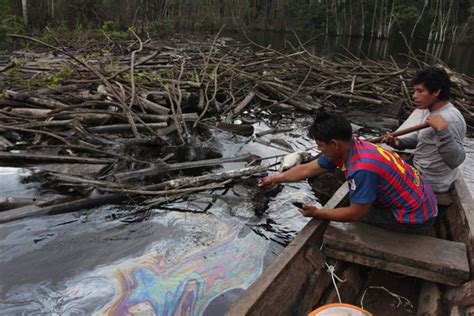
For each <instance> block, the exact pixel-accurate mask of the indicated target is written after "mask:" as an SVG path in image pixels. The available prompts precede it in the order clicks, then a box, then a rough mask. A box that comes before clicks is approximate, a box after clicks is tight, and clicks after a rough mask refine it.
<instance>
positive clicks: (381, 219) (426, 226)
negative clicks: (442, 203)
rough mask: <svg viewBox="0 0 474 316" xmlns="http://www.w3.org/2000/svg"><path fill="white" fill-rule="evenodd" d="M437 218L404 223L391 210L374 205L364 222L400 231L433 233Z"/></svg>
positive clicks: (422, 233) (418, 233) (423, 233)
mask: <svg viewBox="0 0 474 316" xmlns="http://www.w3.org/2000/svg"><path fill="white" fill-rule="evenodd" d="M435 220H436V218H431V219H429V220H428V221H427V222H425V223H423V224H402V223H399V222H398V221H397V220H396V219H395V217H394V216H393V214H392V211H391V210H389V209H387V208H384V207H380V206H375V205H373V206H371V207H370V209H369V214H367V217H366V218H365V219H364V222H365V223H367V224H370V225H374V226H377V227H380V228H384V229H388V230H392V231H396V232H399V233H406V234H417V235H433V233H434V228H433V224H434V222H435Z"/></svg>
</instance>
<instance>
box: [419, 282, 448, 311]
mask: <svg viewBox="0 0 474 316" xmlns="http://www.w3.org/2000/svg"><path fill="white" fill-rule="evenodd" d="M442 311H443V310H442V301H441V291H440V289H439V286H438V284H436V283H434V282H431V281H426V280H425V281H423V283H422V284H421V290H420V295H419V297H418V309H417V311H416V315H417V316H441V315H442Z"/></svg>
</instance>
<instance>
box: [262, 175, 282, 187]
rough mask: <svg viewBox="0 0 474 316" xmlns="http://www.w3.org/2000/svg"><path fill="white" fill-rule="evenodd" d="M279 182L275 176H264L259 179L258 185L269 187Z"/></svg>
mask: <svg viewBox="0 0 474 316" xmlns="http://www.w3.org/2000/svg"><path fill="white" fill-rule="evenodd" d="M277 184H278V182H277V181H275V177H274V176H268V177H263V178H260V179H259V180H258V183H257V185H258V186H259V187H261V188H268V187H271V186H274V185H277Z"/></svg>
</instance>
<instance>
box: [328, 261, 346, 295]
mask: <svg viewBox="0 0 474 316" xmlns="http://www.w3.org/2000/svg"><path fill="white" fill-rule="evenodd" d="M324 264H325V265H326V268H327V271H328V272H329V273H330V274H331V280H332V284H333V285H334V288H335V289H336V294H337V299H338V300H339V303H342V301H341V295H340V294H339V289H338V288H337V284H336V280H338V281H339V282H342V283H344V282H346V280H343V279H341V278H340V277H338V276H337V274H336V272H335V269H336V267H334V266H333V265H329V264H328V263H327V262H324Z"/></svg>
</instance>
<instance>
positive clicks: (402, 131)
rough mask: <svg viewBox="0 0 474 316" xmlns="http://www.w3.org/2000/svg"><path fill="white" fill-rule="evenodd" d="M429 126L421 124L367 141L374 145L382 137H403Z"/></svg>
mask: <svg viewBox="0 0 474 316" xmlns="http://www.w3.org/2000/svg"><path fill="white" fill-rule="evenodd" d="M429 126H430V125H429V124H428V123H423V124H419V125H415V126H412V127H409V128H405V129H401V130H399V131H395V132H391V133H388V134H385V135H382V136H379V137H376V138H372V139H369V140H368V141H369V142H371V143H374V144H375V143H380V142H381V141H382V139H383V138H384V137H387V136H389V135H391V136H393V137H397V136H401V135H405V134H408V133H411V132H416V131H419V130H420V129H424V128H427V127H429Z"/></svg>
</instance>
